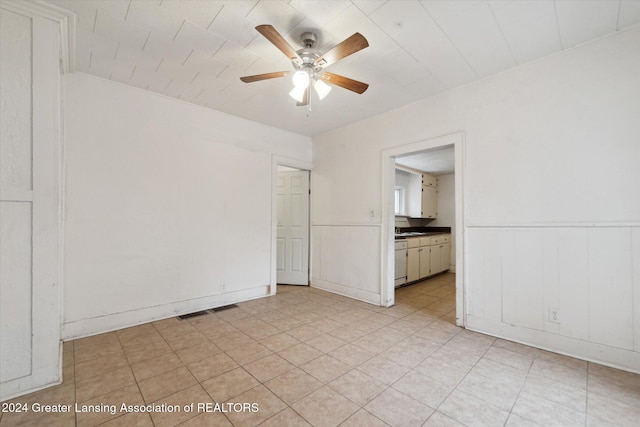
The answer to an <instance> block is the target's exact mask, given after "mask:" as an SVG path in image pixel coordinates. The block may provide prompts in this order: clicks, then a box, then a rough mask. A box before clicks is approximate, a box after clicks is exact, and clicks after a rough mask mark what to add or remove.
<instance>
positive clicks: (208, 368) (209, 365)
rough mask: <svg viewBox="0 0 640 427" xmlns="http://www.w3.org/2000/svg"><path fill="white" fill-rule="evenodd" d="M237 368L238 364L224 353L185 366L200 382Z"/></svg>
mask: <svg viewBox="0 0 640 427" xmlns="http://www.w3.org/2000/svg"><path fill="white" fill-rule="evenodd" d="M236 367H238V364H237V363H236V362H234V361H233V359H232V358H230V357H229V356H227V355H226V354H225V353H219V354H216V355H213V356H211V357H207V358H206V359H201V360H198V361H196V362H192V363H189V364H187V368H188V369H189V370H190V371H191V373H192V374H193V376H194V377H196V379H197V380H198V381H200V382H203V381H206V380H208V379H209V378H213V377H215V376H218V375H220V374H222V373H224V372H227V371H230V370H232V369H235V368H236Z"/></svg>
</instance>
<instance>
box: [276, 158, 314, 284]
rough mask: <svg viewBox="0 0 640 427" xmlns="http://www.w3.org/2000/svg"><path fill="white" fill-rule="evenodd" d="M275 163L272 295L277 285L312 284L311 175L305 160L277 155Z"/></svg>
mask: <svg viewBox="0 0 640 427" xmlns="http://www.w3.org/2000/svg"><path fill="white" fill-rule="evenodd" d="M272 166H273V167H272V178H273V186H272V221H271V225H272V230H271V242H272V245H271V284H272V285H271V292H270V293H271V294H272V295H273V294H275V293H276V290H277V285H300V286H308V285H309V278H310V239H311V232H310V231H311V221H310V209H311V204H310V197H311V196H310V193H311V192H310V187H311V182H310V178H311V174H310V167H309V165H307V164H306V163H301V162H295V161H291V160H282V159H276V158H274V160H273V165H272Z"/></svg>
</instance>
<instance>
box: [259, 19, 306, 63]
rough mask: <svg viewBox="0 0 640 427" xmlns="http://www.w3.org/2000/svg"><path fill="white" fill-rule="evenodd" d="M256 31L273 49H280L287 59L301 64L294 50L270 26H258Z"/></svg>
mask: <svg viewBox="0 0 640 427" xmlns="http://www.w3.org/2000/svg"><path fill="white" fill-rule="evenodd" d="M256 30H257V31H258V32H259V33H260V34H262V35H263V36H264V37H265V38H266V39H267V40H269V41H270V42H271V43H272V44H273V45H274V46H275V47H277V48H278V49H280V51H281V52H282V53H284V54H285V55H287V57H288V58H289V59H290V60H292V61H296V62H302V60H301V59H300V57H299V56H298V53H297V52H296V51H295V49H294V48H292V47H291V45H290V44H289V43H287V41H286V40H285V39H284V37H282V36H281V35H280V33H279V32H278V30H276V29H275V28H273V27H272V26H271V25H258V26H257V27H256Z"/></svg>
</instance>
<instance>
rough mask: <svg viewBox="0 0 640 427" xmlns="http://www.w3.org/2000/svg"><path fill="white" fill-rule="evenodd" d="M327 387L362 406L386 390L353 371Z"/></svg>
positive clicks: (379, 383)
mask: <svg viewBox="0 0 640 427" xmlns="http://www.w3.org/2000/svg"><path fill="white" fill-rule="evenodd" d="M329 387H331V388H332V389H334V390H335V391H337V392H338V393H340V394H341V395H343V396H344V397H346V398H348V399H349V400H351V401H352V402H353V403H355V404H357V405H359V406H364V405H366V404H367V403H369V402H370V401H371V400H372V399H374V398H375V397H376V396H377V395H379V394H380V393H382V392H383V391H384V390H385V389H386V388H387V385H385V384H382V383H381V382H380V381H378V380H375V379H373V378H371V377H370V376H368V375H366V374H364V373H362V372H360V371H358V370H357V369H354V370H353V371H349V372H347V373H346V374H344V375H342V376H341V377H339V378H336V379H335V380H333V381H331V382H330V383H329Z"/></svg>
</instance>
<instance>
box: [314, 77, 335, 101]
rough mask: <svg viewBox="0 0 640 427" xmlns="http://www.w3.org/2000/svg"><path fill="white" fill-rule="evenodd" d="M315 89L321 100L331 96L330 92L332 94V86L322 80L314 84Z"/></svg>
mask: <svg viewBox="0 0 640 427" xmlns="http://www.w3.org/2000/svg"><path fill="white" fill-rule="evenodd" d="M313 88H314V89H315V91H316V93H317V94H318V98H320V99H324V97H325V96H327V95H329V92H331V86H329V85H328V84H326V83H325V82H323V81H322V80H316V82H315V83H314V84H313Z"/></svg>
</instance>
